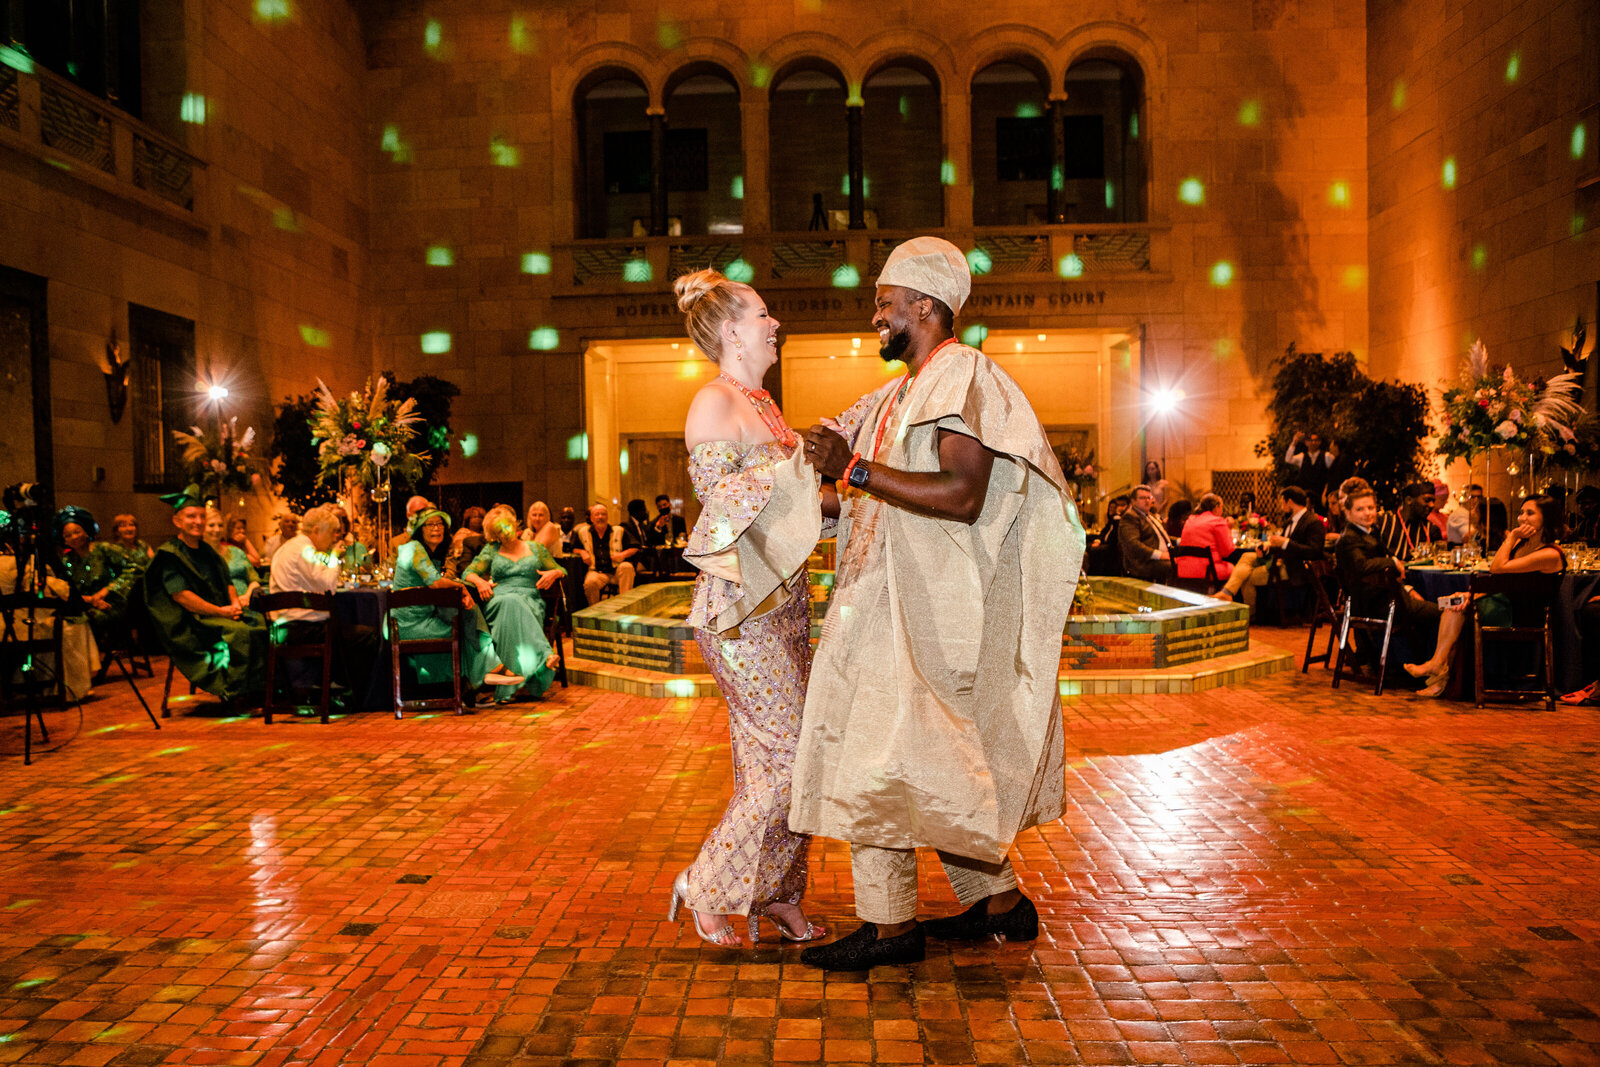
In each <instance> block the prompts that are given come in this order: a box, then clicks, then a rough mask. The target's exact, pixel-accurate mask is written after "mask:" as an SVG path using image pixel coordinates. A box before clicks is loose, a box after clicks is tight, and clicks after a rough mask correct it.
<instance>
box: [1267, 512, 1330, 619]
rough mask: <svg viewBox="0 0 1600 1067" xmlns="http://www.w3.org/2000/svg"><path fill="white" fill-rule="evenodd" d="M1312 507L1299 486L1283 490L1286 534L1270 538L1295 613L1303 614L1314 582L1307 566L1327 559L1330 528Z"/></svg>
mask: <svg viewBox="0 0 1600 1067" xmlns="http://www.w3.org/2000/svg"><path fill="white" fill-rule="evenodd" d="M1310 503H1311V501H1310V499H1309V498H1308V497H1307V496H1306V491H1305V490H1304V489H1302V488H1300V487H1299V486H1298V485H1286V486H1284V487H1283V491H1282V492H1281V493H1279V494H1278V512H1279V514H1281V515H1282V516H1283V532H1282V533H1275V534H1269V535H1268V536H1267V551H1268V552H1269V553H1271V555H1272V558H1273V559H1275V560H1278V561H1281V563H1282V564H1283V575H1284V579H1285V580H1286V581H1287V583H1288V585H1289V588H1290V590H1292V592H1291V594H1290V599H1291V600H1292V601H1294V603H1293V606H1292V607H1291V610H1294V611H1301V610H1303V609H1304V607H1305V604H1306V599H1305V598H1306V592H1307V585H1306V583H1307V582H1308V581H1310V578H1311V575H1310V572H1309V571H1308V570H1307V569H1306V564H1307V563H1311V562H1314V561H1317V560H1323V559H1326V558H1327V536H1328V528H1327V527H1326V526H1325V525H1323V522H1322V517H1321V516H1319V515H1318V514H1317V513H1316V512H1314V511H1312V510H1311V507H1310Z"/></svg>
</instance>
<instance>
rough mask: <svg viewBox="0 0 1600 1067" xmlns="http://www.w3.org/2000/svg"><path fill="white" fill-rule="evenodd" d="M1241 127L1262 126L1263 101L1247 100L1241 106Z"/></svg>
mask: <svg viewBox="0 0 1600 1067" xmlns="http://www.w3.org/2000/svg"><path fill="white" fill-rule="evenodd" d="M1239 125H1241V126H1259V125H1261V101H1259V100H1246V101H1245V102H1244V103H1242V104H1240V105H1239Z"/></svg>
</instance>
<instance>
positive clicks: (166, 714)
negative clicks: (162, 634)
mask: <svg viewBox="0 0 1600 1067" xmlns="http://www.w3.org/2000/svg"><path fill="white" fill-rule="evenodd" d="M177 669H178V665H177V664H176V663H174V662H172V657H171V656H168V657H167V681H166V684H165V685H163V686H162V687H161V717H162V718H163V719H170V718H172V702H173V699H174V698H173V696H172V675H173V674H174V673H175V672H176V671H177ZM184 681H186V682H187V681H189V680H188V679H187V678H185V679H184ZM197 693H199V690H198V689H196V688H195V684H194V683H193V682H189V695H188V696H186V697H183V696H180V697H177V698H176V699H178V700H181V701H183V703H185V704H187V703H188V702H189V701H190V700H192V699H195V695H196V694H197Z"/></svg>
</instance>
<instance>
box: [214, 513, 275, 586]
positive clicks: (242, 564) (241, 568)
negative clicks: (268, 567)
mask: <svg viewBox="0 0 1600 1067" xmlns="http://www.w3.org/2000/svg"><path fill="white" fill-rule="evenodd" d="M224 528H225V526H224V524H223V521H222V512H220V511H218V510H217V509H216V508H206V544H208V545H210V546H211V547H212V548H214V549H215V550H216V553H217V555H219V556H221V557H222V563H223V565H224V566H226V567H227V568H228V581H229V582H230V583H231V584H232V585H233V591H234V592H235V593H237V594H238V595H239V601H240V602H241V603H244V604H248V603H250V598H251V597H253V596H255V595H256V590H257V589H260V588H261V575H260V574H258V573H257V572H256V569H255V567H254V566H252V565H251V563H250V557H249V556H247V555H246V554H245V551H244V549H242V548H240V547H239V546H238V545H236V544H233V543H231V542H228V541H224V540H223V539H222V531H223V529H224Z"/></svg>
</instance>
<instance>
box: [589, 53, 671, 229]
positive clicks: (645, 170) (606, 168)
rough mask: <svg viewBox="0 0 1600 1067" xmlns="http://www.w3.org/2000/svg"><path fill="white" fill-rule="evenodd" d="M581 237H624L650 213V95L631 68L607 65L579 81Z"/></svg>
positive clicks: (644, 220) (646, 218) (646, 219)
mask: <svg viewBox="0 0 1600 1067" xmlns="http://www.w3.org/2000/svg"><path fill="white" fill-rule="evenodd" d="M572 96H573V99H572V105H573V114H574V115H576V116H577V119H578V150H577V154H576V160H577V170H578V175H577V179H578V180H577V185H576V189H577V197H576V199H577V206H578V236H579V237H628V236H631V235H632V234H633V233H634V232H635V225H634V224H635V222H636V221H638V220H643V224H644V225H646V226H648V224H649V219H650V181H651V177H652V173H651V169H650V117H649V115H648V114H646V109H647V108H648V107H649V101H650V98H649V95H648V94H647V93H646V92H645V87H644V82H642V81H640V80H639V77H638V76H637V75H635V74H634V73H633V72H631V71H628V70H624V69H621V68H615V67H607V68H603V69H601V70H597V71H595V72H594V73H592V74H590V75H589V76H588V77H587V78H585V79H584V80H583V81H582V82H580V83H579V84H578V87H577V89H576V90H574V92H573V94H572Z"/></svg>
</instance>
